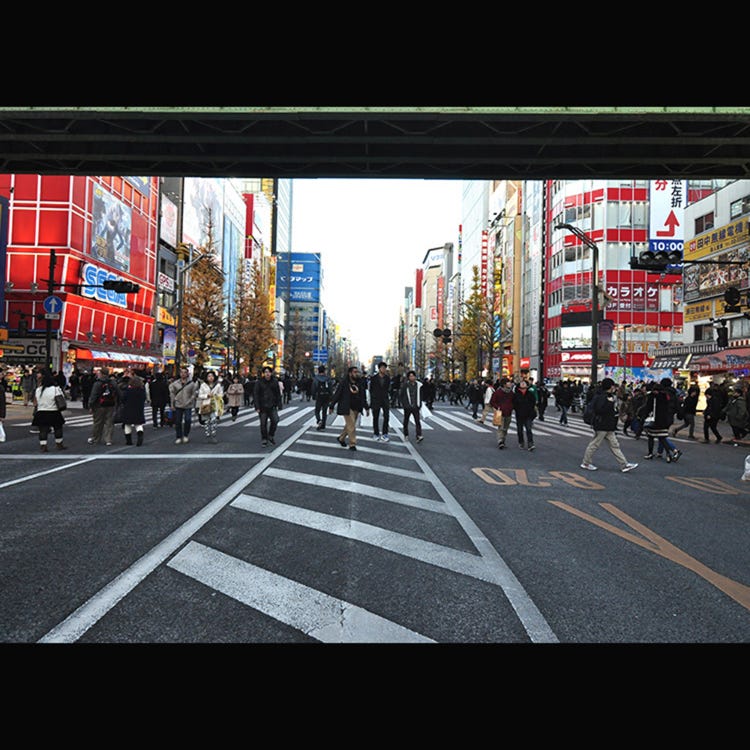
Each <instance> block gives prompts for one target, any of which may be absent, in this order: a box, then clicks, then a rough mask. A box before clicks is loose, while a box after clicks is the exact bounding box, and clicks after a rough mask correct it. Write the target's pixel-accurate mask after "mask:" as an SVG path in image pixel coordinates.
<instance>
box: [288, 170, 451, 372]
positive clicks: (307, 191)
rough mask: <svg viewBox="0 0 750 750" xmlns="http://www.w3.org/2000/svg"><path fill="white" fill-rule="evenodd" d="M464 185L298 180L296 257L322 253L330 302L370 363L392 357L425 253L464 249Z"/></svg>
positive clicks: (294, 226)
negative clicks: (395, 333) (395, 332)
mask: <svg viewBox="0 0 750 750" xmlns="http://www.w3.org/2000/svg"><path fill="white" fill-rule="evenodd" d="M462 190H463V183H462V181H461V180H418V179H414V180H389V179H349V178H347V179H307V180H303V179H296V178H295V180H294V187H293V198H292V252H295V253H300V252H301V253H307V252H315V253H320V254H321V256H322V266H323V277H324V285H325V292H324V293H325V298H324V300H323V303H324V305H325V307H326V309H327V310H328V311H329V314H330V315H331V317H332V318H333V320H334V322H336V323H337V324H338V325H339V327H340V331H341V335H342V336H351V339H352V342H353V343H354V345H355V346H357V347H358V349H359V355H360V359H361V361H362V363H365V364H366V363H367V362H368V360H370V359H371V357H373V356H374V355H376V354H382V355H385V350H386V348H387V346H388V344H389V343H390V341H391V338H392V334H393V329H394V327H395V326H397V325H398V320H399V310H400V309H401V306H402V304H403V299H404V287H407V286H414V279H415V271H416V269H417V268H418V267H421V265H422V260H423V259H424V256H425V253H426V252H427V251H428V250H429V249H430V248H433V247H442V245H444V244H445V243H446V242H452V243H453V244H454V246H457V244H458V227H459V225H460V223H461V194H462Z"/></svg>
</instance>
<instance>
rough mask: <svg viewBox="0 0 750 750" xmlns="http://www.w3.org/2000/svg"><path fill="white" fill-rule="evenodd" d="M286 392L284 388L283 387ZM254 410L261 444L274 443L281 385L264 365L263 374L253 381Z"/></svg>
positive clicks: (271, 371) (280, 398) (280, 400)
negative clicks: (258, 422)
mask: <svg viewBox="0 0 750 750" xmlns="http://www.w3.org/2000/svg"><path fill="white" fill-rule="evenodd" d="M285 392H286V389H285ZM253 402H254V403H255V411H257V412H258V414H259V415H260V439H261V445H267V444H268V443H269V442H270V443H271V445H276V439H275V435H276V425H278V423H279V409H281V407H282V396H281V387H280V385H279V381H278V380H277V379H276V378H275V377H274V374H273V370H272V369H271V368H270V367H269V366H268V365H266V366H265V367H264V368H263V374H262V375H261V377H259V378H258V380H257V381H256V383H255V390H254V392H253Z"/></svg>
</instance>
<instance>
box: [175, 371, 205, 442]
mask: <svg viewBox="0 0 750 750" xmlns="http://www.w3.org/2000/svg"><path fill="white" fill-rule="evenodd" d="M197 397H198V383H197V382H196V381H194V380H192V379H191V378H190V371H189V370H188V368H187V367H181V368H180V377H179V378H176V379H175V380H173V381H172V382H171V383H170V384H169V404H170V406H171V407H172V413H173V414H174V426H175V441H174V442H175V445H178V444H179V443H187V442H188V441H189V438H188V435H190V428H191V426H192V423H193V409H194V408H195V402H196V399H197Z"/></svg>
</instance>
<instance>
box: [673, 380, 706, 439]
mask: <svg viewBox="0 0 750 750" xmlns="http://www.w3.org/2000/svg"><path fill="white" fill-rule="evenodd" d="M700 395H701V390H700V388H699V387H698V386H697V385H696V384H695V383H693V385H691V386H690V387H689V388H688V392H687V395H686V396H685V398H683V399H682V403H681V404H680V405H679V407H678V410H677V417H678V418H679V417H680V414H682V424H681V425H675V426H674V427H673V428H672V431H671V435H672V437H674V436H675V435H676V434H677V433H678V432H679V431H680V430H681V429H682V428H683V427H687V428H688V438H690V440H695V412H696V410H697V408H698V397H699V396H700Z"/></svg>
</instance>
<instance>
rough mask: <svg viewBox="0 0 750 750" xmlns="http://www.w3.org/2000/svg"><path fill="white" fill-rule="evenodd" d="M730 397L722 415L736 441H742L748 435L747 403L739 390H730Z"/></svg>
mask: <svg viewBox="0 0 750 750" xmlns="http://www.w3.org/2000/svg"><path fill="white" fill-rule="evenodd" d="M728 395H729V400H728V401H727V405H726V406H725V407H724V409H723V412H722V413H723V415H724V417H725V418H726V420H727V422H728V423H729V426H730V427H731V428H732V435H734V439H735V440H742V438H744V437H745V435H747V402H746V401H745V396H744V394H742V393H741V392H740V391H739V390H738V389H737V388H730V389H729V394H728ZM736 445H737V443H735V446H736Z"/></svg>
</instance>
